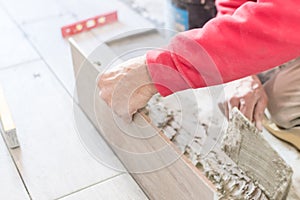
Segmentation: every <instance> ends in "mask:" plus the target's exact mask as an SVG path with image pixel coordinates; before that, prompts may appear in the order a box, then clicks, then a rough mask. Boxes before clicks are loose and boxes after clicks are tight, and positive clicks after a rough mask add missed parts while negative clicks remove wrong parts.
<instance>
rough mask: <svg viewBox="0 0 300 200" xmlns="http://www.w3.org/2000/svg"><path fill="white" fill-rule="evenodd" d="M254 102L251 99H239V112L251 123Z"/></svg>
mask: <svg viewBox="0 0 300 200" xmlns="http://www.w3.org/2000/svg"><path fill="white" fill-rule="evenodd" d="M255 104H256V100H255V99H253V98H249V97H248V98H247V97H246V98H241V99H240V105H239V110H240V111H241V112H242V113H243V114H244V115H245V117H247V118H248V119H249V120H250V121H251V122H252V120H253V112H254V108H255Z"/></svg>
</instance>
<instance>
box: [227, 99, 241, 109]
mask: <svg viewBox="0 0 300 200" xmlns="http://www.w3.org/2000/svg"><path fill="white" fill-rule="evenodd" d="M239 104H240V100H239V98H237V97H232V98H231V99H230V100H229V105H228V106H229V110H230V109H232V108H234V107H237V108H239Z"/></svg>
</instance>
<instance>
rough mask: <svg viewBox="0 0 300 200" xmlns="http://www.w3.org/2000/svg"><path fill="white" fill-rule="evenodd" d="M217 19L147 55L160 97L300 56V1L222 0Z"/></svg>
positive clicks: (263, 68) (177, 37)
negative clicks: (255, 0) (254, 0)
mask: <svg viewBox="0 0 300 200" xmlns="http://www.w3.org/2000/svg"><path fill="white" fill-rule="evenodd" d="M216 5H217V8H218V12H219V13H218V17H216V18H214V19H212V20H210V21H209V22H208V23H207V24H206V25H205V26H204V27H203V28H201V29H194V30H190V31H186V32H183V33H180V34H178V35H176V36H175V37H174V38H173V39H172V41H171V43H170V44H169V45H168V47H166V48H164V49H160V50H159V49H157V50H153V51H150V52H148V53H147V65H148V70H149V73H150V75H151V77H152V80H153V82H154V83H155V84H156V88H157V90H158V92H159V93H160V94H161V95H163V96H167V95H169V94H172V93H173V92H177V91H180V90H184V89H188V88H200V87H205V86H211V85H216V84H221V83H225V82H229V81H232V80H235V79H238V78H242V77H245V76H248V75H251V74H257V73H259V72H262V71H264V70H267V69H270V68H273V67H275V66H277V65H280V64H282V63H284V62H286V61H288V60H291V59H293V58H296V57H298V56H300V2H299V0H286V1H282V0H258V1H257V2H253V1H246V0H217V1H216Z"/></svg>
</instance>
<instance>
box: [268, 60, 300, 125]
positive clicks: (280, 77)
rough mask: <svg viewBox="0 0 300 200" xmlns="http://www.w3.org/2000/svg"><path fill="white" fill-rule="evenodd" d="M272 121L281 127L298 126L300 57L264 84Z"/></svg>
mask: <svg viewBox="0 0 300 200" xmlns="http://www.w3.org/2000/svg"><path fill="white" fill-rule="evenodd" d="M264 87H265V90H266V93H267V95H268V98H269V103H268V109H269V112H270V114H271V117H272V121H273V122H274V123H276V124H277V125H278V126H279V127H282V128H287V129H288V128H292V127H295V126H300V58H298V59H296V60H294V61H293V62H290V63H288V64H287V65H286V67H285V68H284V69H282V70H280V71H279V72H277V73H276V74H275V75H274V76H273V77H272V78H271V79H270V80H268V81H267V82H266V83H265V84H264Z"/></svg>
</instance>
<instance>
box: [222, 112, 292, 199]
mask: <svg viewBox="0 0 300 200" xmlns="http://www.w3.org/2000/svg"><path fill="white" fill-rule="evenodd" d="M222 149H223V150H224V151H225V153H226V154H227V155H228V156H229V157H230V158H231V159H232V160H233V161H234V162H235V163H236V164H237V166H238V167H239V168H241V169H242V170H243V171H244V172H245V173H246V174H247V175H248V176H249V177H250V178H251V179H253V180H254V181H255V182H256V183H257V185H258V186H259V187H260V188H261V189H262V190H263V191H264V192H265V194H266V195H267V196H268V197H269V199H271V200H281V199H285V198H286V196H287V193H288V191H289V187H290V184H291V178H292V174H293V171H292V169H291V167H290V166H288V165H287V163H286V162H285V161H284V160H283V159H282V158H281V157H280V156H279V154H278V153H277V152H276V151H275V150H274V149H273V148H272V147H271V146H270V144H269V143H268V142H267V141H266V140H265V139H264V138H263V136H262V135H261V133H260V132H259V131H258V130H257V128H256V127H255V126H254V125H253V124H252V123H251V122H250V121H249V120H248V119H247V118H246V117H245V116H244V115H243V114H242V113H241V112H240V111H239V110H238V109H237V108H233V109H232V111H231V118H230V120H229V124H228V129H227V132H226V133H225V135H224V138H223V141H222Z"/></svg>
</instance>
